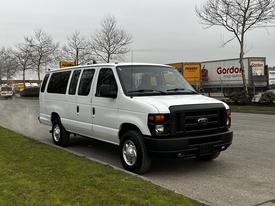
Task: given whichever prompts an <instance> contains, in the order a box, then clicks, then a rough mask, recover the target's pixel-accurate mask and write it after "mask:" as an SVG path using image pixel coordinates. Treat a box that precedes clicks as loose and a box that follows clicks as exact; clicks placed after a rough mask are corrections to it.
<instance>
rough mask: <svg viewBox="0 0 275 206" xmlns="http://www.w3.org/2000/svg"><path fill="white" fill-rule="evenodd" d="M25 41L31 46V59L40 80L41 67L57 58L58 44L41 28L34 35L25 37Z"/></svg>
mask: <svg viewBox="0 0 275 206" xmlns="http://www.w3.org/2000/svg"><path fill="white" fill-rule="evenodd" d="M25 42H26V44H27V45H28V47H29V48H30V54H31V60H32V63H33V66H34V67H35V70H36V72H37V77H38V80H39V82H40V80H41V78H40V73H41V68H42V67H43V66H44V67H45V66H47V65H49V64H51V63H52V62H53V61H54V60H55V53H56V51H57V49H58V46H59V45H58V44H57V43H54V42H53V39H52V37H51V36H50V35H49V34H47V33H45V32H44V31H42V30H41V29H39V30H37V31H35V32H34V36H31V37H25Z"/></svg>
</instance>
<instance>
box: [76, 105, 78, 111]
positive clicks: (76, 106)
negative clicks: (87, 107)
mask: <svg viewBox="0 0 275 206" xmlns="http://www.w3.org/2000/svg"><path fill="white" fill-rule="evenodd" d="M76 113H79V106H78V105H77V106H76Z"/></svg>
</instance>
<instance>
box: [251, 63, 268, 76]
mask: <svg viewBox="0 0 275 206" xmlns="http://www.w3.org/2000/svg"><path fill="white" fill-rule="evenodd" d="M250 67H251V70H252V74H253V76H263V75H264V67H265V63H264V61H251V62H250Z"/></svg>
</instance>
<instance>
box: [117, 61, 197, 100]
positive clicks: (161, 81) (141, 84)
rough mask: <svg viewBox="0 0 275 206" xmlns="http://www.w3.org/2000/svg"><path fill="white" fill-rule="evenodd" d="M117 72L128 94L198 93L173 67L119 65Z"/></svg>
mask: <svg viewBox="0 0 275 206" xmlns="http://www.w3.org/2000/svg"><path fill="white" fill-rule="evenodd" d="M117 72H118V75H119V78H120V81H121V84H122V87H123V90H124V92H125V94H126V95H128V96H150V95H171V94H173V95H174V94H197V92H196V91H195V90H194V89H193V87H192V86H191V85H190V84H189V83H188V82H187V81H186V80H185V79H184V77H183V76H182V75H181V74H180V73H179V72H178V71H177V70H176V69H173V68H171V67H165V66H149V65H148V66H146V65H141V66H139V65H138V66H137V65H133V66H119V67H117Z"/></svg>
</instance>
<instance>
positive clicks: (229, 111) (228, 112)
mask: <svg viewBox="0 0 275 206" xmlns="http://www.w3.org/2000/svg"><path fill="white" fill-rule="evenodd" d="M225 112H226V115H225V117H226V123H225V124H226V127H227V128H229V127H230V126H231V110H230V109H227V110H226V111H225Z"/></svg>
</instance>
